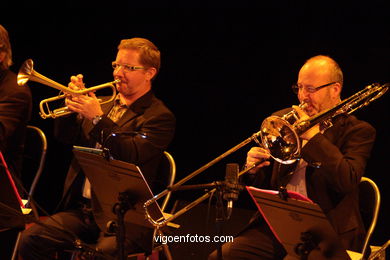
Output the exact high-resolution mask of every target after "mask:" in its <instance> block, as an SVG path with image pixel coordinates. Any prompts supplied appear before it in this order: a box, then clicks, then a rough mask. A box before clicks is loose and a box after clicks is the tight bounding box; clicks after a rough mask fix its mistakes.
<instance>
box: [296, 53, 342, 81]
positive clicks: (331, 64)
mask: <svg viewBox="0 0 390 260" xmlns="http://www.w3.org/2000/svg"><path fill="white" fill-rule="evenodd" d="M304 74H311V75H312V76H315V77H318V78H326V79H327V80H328V82H338V83H340V86H342V85H343V81H344V79H343V72H342V71H341V68H340V66H339V65H338V64H337V62H336V61H335V60H333V59H332V58H330V57H329V56H324V55H318V56H314V57H312V58H310V59H308V60H307V61H306V62H305V64H304V65H303V66H302V68H301V70H300V71H299V76H301V75H304Z"/></svg>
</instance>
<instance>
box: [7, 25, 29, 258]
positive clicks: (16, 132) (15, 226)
mask: <svg viewBox="0 0 390 260" xmlns="http://www.w3.org/2000/svg"><path fill="white" fill-rule="evenodd" d="M11 65H12V49H11V44H10V39H9V36H8V32H7V30H6V29H5V28H4V27H3V26H2V25H0V152H1V154H2V155H3V158H2V159H1V160H0V175H1V176H0V212H1V214H0V244H1V248H2V250H1V258H3V257H4V259H11V255H12V248H13V246H14V244H15V240H14V238H16V235H17V232H18V231H19V229H22V228H24V224H25V221H24V218H23V216H22V215H21V211H20V205H19V203H18V201H17V197H16V194H15V190H14V189H13V188H12V186H11V181H10V180H9V178H8V174H7V172H6V168H5V167H4V163H5V164H6V165H7V166H8V169H9V171H8V173H9V174H10V176H11V179H12V181H13V182H15V184H16V187H17V190H18V192H21V187H20V185H19V184H21V182H19V181H17V180H21V177H22V176H21V170H22V162H23V147H24V141H25V135H26V125H27V123H28V121H29V120H30V114H31V107H32V100H31V92H30V89H29V88H28V87H27V86H26V87H20V86H18V84H17V81H16V74H15V73H14V72H12V71H11V70H10V66H11ZM3 160H4V161H3ZM4 205H5V206H4ZM7 209H8V210H7ZM9 209H11V210H9Z"/></svg>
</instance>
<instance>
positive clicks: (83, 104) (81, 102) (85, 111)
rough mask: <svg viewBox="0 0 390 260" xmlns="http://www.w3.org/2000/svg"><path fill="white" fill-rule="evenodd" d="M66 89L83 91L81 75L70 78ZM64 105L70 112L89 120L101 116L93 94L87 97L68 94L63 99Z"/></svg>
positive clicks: (100, 110)
mask: <svg viewBox="0 0 390 260" xmlns="http://www.w3.org/2000/svg"><path fill="white" fill-rule="evenodd" d="M68 87H69V88H70V89H72V90H82V89H85V85H84V82H83V75H81V74H79V75H77V76H72V77H70V82H69V84H68ZM65 104H66V105H67V107H68V108H69V109H70V110H71V111H73V112H76V113H79V114H80V115H82V116H83V117H85V118H87V119H89V120H92V119H93V118H94V117H95V116H101V115H103V111H102V109H101V106H100V103H99V100H98V99H97V98H96V96H95V94H94V93H93V92H89V93H88V94H87V95H76V94H69V95H68V96H67V97H66V99H65Z"/></svg>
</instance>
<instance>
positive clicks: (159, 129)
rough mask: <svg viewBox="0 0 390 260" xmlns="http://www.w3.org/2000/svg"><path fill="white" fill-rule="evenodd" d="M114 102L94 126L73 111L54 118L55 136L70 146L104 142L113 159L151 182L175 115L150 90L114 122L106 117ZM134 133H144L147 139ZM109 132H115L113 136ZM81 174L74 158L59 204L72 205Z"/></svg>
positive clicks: (172, 133)
mask: <svg viewBox="0 0 390 260" xmlns="http://www.w3.org/2000/svg"><path fill="white" fill-rule="evenodd" d="M113 104H114V101H112V102H110V103H107V104H104V105H102V109H103V112H104V116H103V119H102V120H100V122H99V123H98V124H97V125H96V126H94V125H92V123H91V121H90V120H80V119H79V118H77V115H75V114H72V115H71V116H69V117H66V118H58V119H56V127H55V135H56V137H58V138H59V139H60V140H62V141H63V142H65V143H69V144H73V145H80V146H87V147H95V145H96V142H100V143H101V144H103V143H104V146H105V147H106V148H108V149H109V150H110V154H111V155H112V156H113V157H114V158H115V159H117V160H122V161H126V162H130V163H133V164H136V165H137V166H139V167H140V168H141V170H142V173H143V174H144V176H145V178H146V179H147V181H148V182H149V183H150V184H151V185H153V181H154V180H155V178H156V176H155V175H156V170H157V167H158V165H159V163H160V159H161V156H162V154H163V151H164V150H166V149H167V147H168V145H169V143H170V142H171V140H172V138H173V135H174V131H175V117H174V115H173V114H172V112H171V111H169V109H168V108H167V107H166V106H165V105H164V104H163V102H162V101H161V100H159V99H157V98H156V97H155V96H154V94H153V93H152V92H151V91H150V92H148V93H146V94H145V95H144V96H142V97H141V98H139V99H138V100H136V101H135V102H134V103H133V104H132V105H131V106H130V109H128V110H127V111H126V112H125V114H124V115H123V116H122V117H121V119H120V120H119V121H118V122H117V123H114V122H113V121H112V120H111V119H109V118H108V117H107V114H108V112H109V111H110V110H111V108H112V106H113ZM134 132H140V133H145V134H146V136H147V138H142V136H140V135H136V134H133V133H134ZM112 133H116V135H115V136H112ZM80 173H81V169H80V166H79V164H78V162H77V161H76V160H75V159H73V160H72V162H71V166H70V168H69V171H68V174H67V177H66V180H65V185H64V193H63V199H62V203H61V204H62V205H61V206H64V207H65V208H68V207H72V206H75V204H74V202H75V200H77V199H78V198H79V197H80V192H81V185H82V183H83V180H84V176H83V174H80Z"/></svg>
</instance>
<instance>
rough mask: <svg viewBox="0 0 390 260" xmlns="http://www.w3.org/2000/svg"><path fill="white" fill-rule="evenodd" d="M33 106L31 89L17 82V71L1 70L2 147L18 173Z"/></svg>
mask: <svg viewBox="0 0 390 260" xmlns="http://www.w3.org/2000/svg"><path fill="white" fill-rule="evenodd" d="M31 106H32V101H31V92H30V89H29V88H28V87H20V86H19V85H18V84H17V81H16V75H15V73H13V72H11V71H10V70H0V149H1V151H2V152H3V155H4V157H5V159H6V161H7V164H8V166H9V167H10V168H11V169H13V170H14V172H16V173H17V175H19V174H20V171H21V166H22V159H23V158H22V157H23V146H24V141H25V134H26V125H27V122H28V121H29V120H30V115H31ZM19 177H20V176H19Z"/></svg>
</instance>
